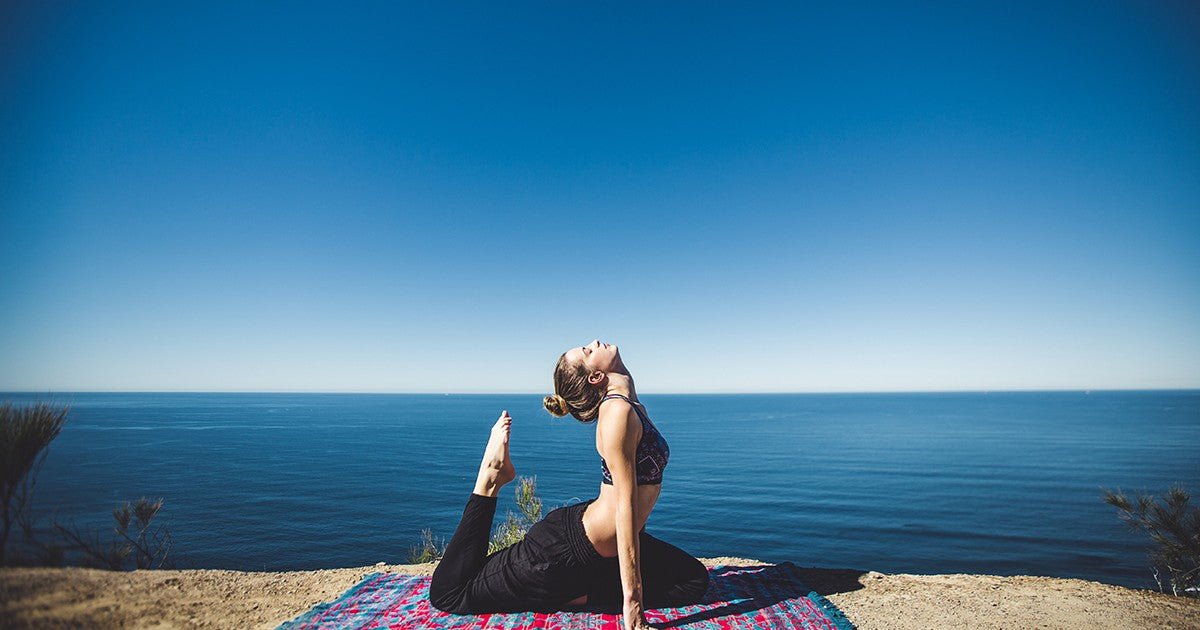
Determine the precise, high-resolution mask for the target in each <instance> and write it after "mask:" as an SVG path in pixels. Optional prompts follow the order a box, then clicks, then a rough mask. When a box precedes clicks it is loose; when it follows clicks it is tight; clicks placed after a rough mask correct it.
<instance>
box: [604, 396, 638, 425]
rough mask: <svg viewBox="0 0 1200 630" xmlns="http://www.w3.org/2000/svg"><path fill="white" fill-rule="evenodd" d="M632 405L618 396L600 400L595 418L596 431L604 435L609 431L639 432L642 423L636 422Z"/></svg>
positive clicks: (636, 418) (636, 417) (635, 414)
mask: <svg viewBox="0 0 1200 630" xmlns="http://www.w3.org/2000/svg"><path fill="white" fill-rule="evenodd" d="M634 404H635V403H633V402H632V401H630V400H629V399H627V398H624V397H620V396H614V397H611V398H606V399H604V400H602V401H601V402H600V413H599V414H598V415H597V417H596V424H597V427H598V430H601V431H603V432H605V433H607V432H609V431H619V432H630V431H633V432H636V431H638V430H640V429H641V426H642V423H641V422H640V421H639V420H638V416H637V413H636V412H635V411H634V409H633V405H634Z"/></svg>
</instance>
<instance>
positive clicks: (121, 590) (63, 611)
mask: <svg viewBox="0 0 1200 630" xmlns="http://www.w3.org/2000/svg"><path fill="white" fill-rule="evenodd" d="M704 562H705V563H706V564H709V565H713V564H739V565H745V564H759V563H758V562H756V561H753V560H745V559H738V558H710V559H705V560H704ZM433 567H434V565H433V564H417V565H384V564H379V565H376V566H372V567H361V568H355V569H331V570H325V571H290V572H281V573H249V572H242V571H218V570H189V571H133V572H111V571H101V570H97V569H79V568H69V569H35V568H10V569H0V627H3V628H274V627H276V626H277V625H278V624H280V623H282V622H284V621H287V620H289V619H292V618H294V617H296V616H297V615H299V614H300V613H302V612H304V611H306V610H308V609H309V608H312V607H313V606H315V605H316V604H319V603H321V602H325V601H329V600H332V599H334V598H336V597H337V596H338V595H340V594H341V593H342V592H343V591H345V590H346V589H348V588H350V587H351V586H353V585H355V584H356V583H358V582H359V581H360V580H361V579H362V578H363V577H364V576H365V575H367V574H368V573H374V572H376V571H395V572H400V573H409V574H429V573H432V572H433ZM803 573H804V579H805V581H806V582H807V583H808V585H809V586H810V587H812V588H813V589H814V590H816V591H817V592H819V593H821V594H823V595H825V596H826V597H828V598H829V600H830V601H832V602H833V603H834V604H836V605H837V606H838V607H839V608H841V609H842V611H843V612H845V613H846V616H847V617H849V618H850V620H851V621H852V622H854V623H855V625H857V626H858V627H859V628H862V629H863V630H871V629H872V628H901V629H909V628H1129V629H1135V628H1136V629H1138V630H1142V629H1144V628H1196V629H1200V600H1196V599H1186V598H1180V597H1172V596H1170V595H1164V594H1162V593H1156V592H1152V591H1140V590H1133V589H1128V588H1123V587H1119V586H1110V585H1107V584H1100V583H1097V582H1085V581H1083V580H1065V579H1058V578H1046V577H1030V576H1018V577H996V576H990V575H887V574H883V573H876V572H873V571H872V572H862V571H853V570H847V569H804V570H803Z"/></svg>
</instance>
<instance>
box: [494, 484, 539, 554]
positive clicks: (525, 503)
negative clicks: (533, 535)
mask: <svg viewBox="0 0 1200 630" xmlns="http://www.w3.org/2000/svg"><path fill="white" fill-rule="evenodd" d="M516 495H517V510H519V511H520V513H519V514H514V513H513V512H512V510H509V511H508V514H507V516H506V517H505V519H504V522H503V523H501V524H500V526H499V527H497V528H496V531H495V532H493V533H492V538H491V540H489V541H488V553H496V552H497V551H500V550H501V549H504V548H505V547H510V546H512V545H514V544H516V543H517V542H519V541H520V540H521V539H522V538H524V537H525V532H527V531H529V528H530V527H533V525H534V523H537V522H538V521H540V520H542V500H541V499H539V498H538V496H537V477H519V478H517V487H516Z"/></svg>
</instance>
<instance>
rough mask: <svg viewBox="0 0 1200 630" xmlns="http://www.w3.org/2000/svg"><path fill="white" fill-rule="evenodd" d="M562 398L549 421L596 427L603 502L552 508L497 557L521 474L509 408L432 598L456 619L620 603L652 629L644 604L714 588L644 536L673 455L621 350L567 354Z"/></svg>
mask: <svg viewBox="0 0 1200 630" xmlns="http://www.w3.org/2000/svg"><path fill="white" fill-rule="evenodd" d="M554 391H555V393H554V395H553V396H547V397H546V398H545V401H544V404H545V407H546V409H547V410H548V411H549V412H550V413H552V414H554V415H555V416H565V415H566V414H568V413H570V414H571V415H573V416H574V417H575V418H576V419H578V420H579V421H581V422H584V423H588V424H590V423H595V425H596V450H597V451H599V453H600V469H601V484H600V495H599V496H598V497H596V498H595V499H592V500H590V501H585V502H583V503H576V504H574V505H568V506H566V507H561V508H558V509H556V510H554V511H552V512H550V513H549V514H547V515H546V518H544V519H542V520H541V521H539V522H538V523H536V524H534V525H533V527H530V528H529V531H528V532H527V533H526V534H525V538H524V539H523V540H521V541H520V542H518V543H517V544H515V545H513V546H511V547H508V548H506V549H502V550H500V551H497V552H496V553H494V554H491V555H488V554H487V548H488V537H489V535H490V533H491V529H492V518H493V517H494V516H495V513H496V496H497V494H499V492H500V488H501V487H502V486H504V484H506V483H508V482H510V481H512V480H513V479H514V478H515V477H516V470H515V469H514V468H513V464H512V461H511V460H510V459H509V456H508V440H509V435H510V432H511V430H512V418H511V417H510V416H509V415H508V412H507V411H504V412H502V413H501V414H500V419H499V420H497V421H496V424H495V425H494V426H493V427H492V433H491V437H490V438H489V439H488V443H487V448H486V449H485V450H484V453H483V461H482V462H481V463H480V465H479V476H478V478H477V479H476V480H475V490H474V492H472V493H471V497H470V498H469V499H468V500H467V507H466V508H465V509H464V510H463V517H462V521H460V522H459V524H458V529H457V530H455V532H454V536H453V537H452V538H451V539H450V544H449V545H447V547H446V553H445V555H444V556H443V557H442V560H441V564H439V565H438V567H437V569H436V570H435V571H434V573H433V580H432V582H431V583H430V586H429V599H430V602H431V603H432V604H433V606H435V607H436V608H438V609H440V610H445V611H448V612H452V613H459V614H477V613H488V612H516V611H522V610H533V611H553V610H558V609H561V608H562V607H564V606H572V605H583V604H591V605H601V606H611V607H619V608H621V609H622V611H623V612H624V617H625V627H626V628H630V629H633V628H649V627H650V626H649V625H648V624H647V623H646V618H645V615H644V610H645V609H646V608H659V607H667V606H683V605H687V604H694V603H696V602H698V601H699V600H700V597H701V596H702V595H704V591H705V590H706V589H707V588H708V571H707V570H706V569H705V568H704V565H703V564H701V563H700V561H699V560H696V559H695V558H693V557H691V556H690V555H688V554H687V553H686V552H684V551H682V550H681V549H679V548H678V547H675V546H672V545H669V544H667V543H665V542H663V541H661V540H659V539H657V538H655V537H653V536H651V535H650V534H647V533H646V530H645V527H646V519H648V518H649V517H650V511H651V510H653V509H654V504H655V503H656V502H657V501H658V497H659V493H660V492H662V478H663V469H664V468H665V467H666V465H667V458H668V457H669V455H670V450H669V449H668V448H667V442H666V440H665V439H663V436H662V434H661V433H659V432H658V429H657V428H656V427H655V426H654V424H653V423H652V422H650V418H649V416H648V415H647V414H646V410H645V409H644V408H643V407H642V405H641V403H639V402H638V397H637V392H636V391H635V390H634V387H633V378H632V377H631V376H630V375H629V370H627V369H626V368H625V364H624V363H623V362H622V361H621V355H620V352H619V351H618V349H617V346H615V345H609V344H605V343H600V341H599V340H597V341H593V342H592V343H590V344H588V345H586V346H580V347H577V348H572V349H570V350H568V351H566V352H565V353H563V355H562V356H561V357H560V358H559V360H558V365H557V366H556V367H555V369H554Z"/></svg>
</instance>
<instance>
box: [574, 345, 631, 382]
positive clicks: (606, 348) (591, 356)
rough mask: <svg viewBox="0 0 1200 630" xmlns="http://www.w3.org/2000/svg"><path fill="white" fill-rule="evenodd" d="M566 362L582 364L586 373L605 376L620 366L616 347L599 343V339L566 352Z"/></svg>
mask: <svg viewBox="0 0 1200 630" xmlns="http://www.w3.org/2000/svg"><path fill="white" fill-rule="evenodd" d="M567 360H568V361H570V362H571V363H575V362H580V361H581V362H583V365H584V367H586V368H587V370H588V372H604V373H606V374H607V373H608V372H613V371H616V369H617V366H619V365H621V354H620V351H619V350H618V348H617V346H616V345H614V344H607V343H600V340H599V339H595V340H593V341H592V343H589V344H587V345H583V346H579V347H578V348H571V349H570V350H568V351H567Z"/></svg>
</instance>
